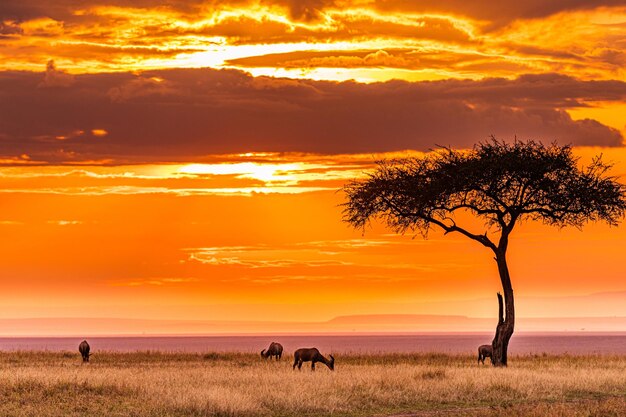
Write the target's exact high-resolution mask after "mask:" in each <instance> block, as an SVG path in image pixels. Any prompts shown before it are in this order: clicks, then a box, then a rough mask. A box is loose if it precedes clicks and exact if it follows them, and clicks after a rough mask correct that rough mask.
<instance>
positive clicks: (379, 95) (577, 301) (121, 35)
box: [0, 0, 626, 321]
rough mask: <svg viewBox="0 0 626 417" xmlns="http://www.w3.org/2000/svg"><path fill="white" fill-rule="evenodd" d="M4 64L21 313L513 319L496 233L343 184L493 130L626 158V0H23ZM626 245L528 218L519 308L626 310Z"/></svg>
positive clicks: (7, 313)
mask: <svg viewBox="0 0 626 417" xmlns="http://www.w3.org/2000/svg"><path fill="white" fill-rule="evenodd" d="M415 3H419V5H416V4H415ZM0 62H1V63H2V64H1V65H0V206H1V207H2V209H3V210H2V213H0V230H1V231H2V235H3V239H2V241H1V243H0V245H2V247H1V250H0V288H2V291H0V318H27V317H128V318H159V319H167V318H171V319H198V320H225V319H237V320H274V319H276V320H303V321H318V320H322V321H323V320H327V319H330V318H332V317H335V316H338V315H345V314H374V313H376V314H382V313H423V314H456V315H467V316H474V317H492V316H494V314H495V311H494V310H495V297H494V294H495V292H497V291H498V290H499V288H500V284H499V280H498V277H497V271H496V267H495V263H494V262H493V260H492V257H491V256H490V254H489V253H488V251H487V250H485V249H484V248H482V247H481V246H480V245H477V244H475V242H471V241H467V240H466V239H463V238H462V237H458V238H457V237H453V236H446V237H444V236H442V235H440V234H438V233H433V234H432V235H431V236H430V239H429V240H426V241H424V240H422V239H421V237H419V236H418V237H415V238H413V236H395V235H392V234H390V233H389V232H388V231H385V230H384V229H382V228H379V227H378V226H375V227H374V228H373V229H372V230H367V231H366V232H365V234H362V233H361V231H355V230H351V229H350V228H348V227H347V226H346V225H345V224H342V222H341V207H339V204H341V202H342V198H343V195H342V193H340V192H337V190H338V189H339V188H340V187H341V186H342V184H344V183H345V181H346V180H348V179H351V178H354V177H358V176H360V175H363V174H364V172H366V171H367V170H368V169H371V168H372V166H373V161H374V160H375V159H378V158H388V157H393V156H397V155H402V156H404V155H411V154H419V153H420V152H426V151H428V150H429V149H432V148H433V147H435V146H436V144H441V145H450V146H454V147H460V148H464V147H469V146H471V145H472V144H474V143H476V142H477V141H481V140H485V139H486V138H487V137H488V136H489V135H490V134H495V135H496V136H498V137H499V138H502V139H512V138H513V137H515V136H517V137H518V138H522V139H526V138H533V139H537V140H543V141H546V142H551V141H557V142H559V143H572V144H573V145H574V146H575V147H576V148H575V152H576V154H577V155H579V156H581V158H582V161H583V162H584V161H588V160H589V159H590V158H591V156H592V155H595V154H598V153H603V154H604V157H605V159H607V160H609V161H613V162H614V163H615V168H614V173H615V174H616V175H620V176H621V175H623V174H626V150H625V148H624V147H623V142H624V135H626V117H625V115H626V72H625V70H624V68H626V7H624V6H623V2H619V1H610V0H607V1H588V2H571V1H565V0H563V1H554V2H544V1H540V0H530V1H527V2H513V1H510V2H509V1H506V2H500V3H498V4H497V5H496V4H494V3H493V2H487V1H476V2H466V1H460V0H439V1H424V2H409V1H403V0H391V1H375V0H363V1H356V0H355V1H352V2H350V1H343V0H337V1H333V0H306V1H289V0H269V1H261V2H254V1H252V2H250V1H246V0H240V1H239V0H237V1H221V0H189V1H184V0H171V1H166V2H163V1H158V2H157V1H156V0H140V1H133V2H130V1H124V0H99V1H89V2H88V1H69V0H60V1H55V2H49V1H46V0H8V1H3V2H2V4H1V5H0ZM622 178H623V177H622ZM474 226H475V227H480V225H479V224H477V225H474ZM624 242H626V228H624V227H623V226H621V227H618V228H608V227H605V226H602V225H589V226H587V227H586V228H585V229H584V231H583V232H581V231H578V230H566V229H564V230H558V229H549V228H546V227H544V226H540V225H536V224H529V223H527V224H524V225H522V226H521V227H519V228H518V230H516V231H515V232H514V235H513V243H512V245H511V248H510V259H511V260H510V266H511V270H512V275H513V281H514V288H515V290H516V294H517V298H518V303H517V308H518V315H519V316H521V317H560V316H577V315H580V316H583V315H584V316H626V303H623V302H621V301H620V300H623V299H626V283H625V281H624V275H623V274H624V267H623V262H622V258H621V255H622V253H624V249H626V247H625V245H624Z"/></svg>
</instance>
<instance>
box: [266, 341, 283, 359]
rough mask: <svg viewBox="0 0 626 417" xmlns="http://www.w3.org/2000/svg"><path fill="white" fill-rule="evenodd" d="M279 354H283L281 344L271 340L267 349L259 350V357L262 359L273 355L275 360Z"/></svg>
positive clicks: (279, 356) (278, 357)
mask: <svg viewBox="0 0 626 417" xmlns="http://www.w3.org/2000/svg"><path fill="white" fill-rule="evenodd" d="M281 356H283V345H281V344H280V343H276V342H272V343H270V347H268V348H267V350H265V349H263V350H262V351H261V357H262V358H264V359H267V358H274V357H275V358H276V360H279V359H280V358H281Z"/></svg>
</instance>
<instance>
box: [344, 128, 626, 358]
mask: <svg viewBox="0 0 626 417" xmlns="http://www.w3.org/2000/svg"><path fill="white" fill-rule="evenodd" d="M579 162H580V161H579V160H578V158H576V157H575V156H574V155H573V153H572V148H571V147H570V146H559V145H557V144H551V145H544V144H542V143H541V142H534V141H526V142H524V141H518V140H516V141H515V142H513V143H506V142H501V141H498V140H496V139H495V138H492V140H490V141H488V142H484V143H479V144H478V145H476V146H474V148H473V149H470V150H454V149H451V148H442V149H440V150H438V151H435V152H431V153H429V154H426V155H425V156H423V157H420V158H406V159H396V160H391V161H382V162H379V163H378V167H377V168H376V169H375V170H374V171H373V172H372V173H370V174H369V175H368V177H367V178H365V179H360V180H354V181H352V182H350V183H348V184H347V185H346V186H345V187H344V190H345V192H346V194H347V197H348V201H347V202H346V203H345V205H344V221H346V222H348V223H350V224H352V225H353V226H355V227H361V228H363V227H365V226H366V225H367V224H368V223H369V222H370V221H371V220H372V219H373V218H380V219H382V220H383V221H384V222H386V223H387V225H388V226H389V227H391V228H392V229H393V230H395V231H396V232H400V233H404V232H406V231H407V230H412V231H417V232H420V233H422V235H424V236H425V237H426V235H427V234H428V232H429V230H430V229H431V228H432V227H438V228H440V229H442V230H443V231H444V232H445V233H446V234H447V233H460V234H463V235H465V236H467V237H468V238H470V239H473V240H475V241H478V242H480V243H481V244H482V245H483V246H486V247H487V248H489V249H491V250H492V251H493V252H494V253H495V257H494V259H495V261H496V263H497V265H498V273H499V275H500V281H501V283H502V290H503V292H504V300H503V297H502V296H501V294H499V293H498V304H499V318H498V325H497V327H496V334H495V337H494V339H493V342H492V348H493V364H494V365H495V366H506V365H507V349H508V344H509V340H510V338H511V336H512V335H513V331H514V327H515V302H514V294H513V285H512V283H511V276H510V274H509V268H508V265H507V260H506V253H507V247H508V243H509V235H510V234H511V232H512V230H513V228H514V227H515V225H516V224H517V223H519V222H521V221H523V220H537V221H541V222H543V223H545V224H548V225H552V226H559V227H563V226H575V227H582V226H583V225H584V224H585V223H586V222H589V221H604V222H606V223H608V224H610V225H616V224H617V223H618V221H619V220H620V219H621V218H622V217H623V215H624V210H625V209H626V189H625V187H624V186H623V185H622V184H620V183H619V182H618V181H617V178H616V177H614V176H610V175H608V170H609V169H610V165H608V164H606V163H604V162H603V161H602V159H601V157H596V158H594V159H593V160H592V162H591V163H590V164H589V165H588V166H587V167H581V166H580V164H579ZM459 212H469V213H471V214H473V215H474V216H475V217H477V218H480V219H482V220H483V221H484V223H485V229H484V231H483V232H482V233H476V232H475V231H470V230H469V229H468V228H467V227H466V226H463V225H459V224H457V219H458V217H457V216H456V214H458V213H459ZM490 232H491V233H490ZM503 304H504V305H503ZM505 311H506V318H505V315H504V313H505Z"/></svg>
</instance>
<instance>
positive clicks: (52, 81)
mask: <svg viewBox="0 0 626 417" xmlns="http://www.w3.org/2000/svg"><path fill="white" fill-rule="evenodd" d="M72 84H74V76H73V75H71V74H67V73H65V72H63V71H59V70H57V68H56V66H55V65H54V61H53V60H50V61H48V64H46V74H45V76H44V77H43V81H42V82H41V84H39V86H40V87H69V86H70V85H72Z"/></svg>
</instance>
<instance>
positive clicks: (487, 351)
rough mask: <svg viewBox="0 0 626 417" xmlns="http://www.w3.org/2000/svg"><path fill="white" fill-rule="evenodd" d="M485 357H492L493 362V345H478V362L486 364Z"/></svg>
mask: <svg viewBox="0 0 626 417" xmlns="http://www.w3.org/2000/svg"><path fill="white" fill-rule="evenodd" d="M485 358H490V359H491V363H492V364H493V347H492V346H491V345H480V346H478V363H481V362H482V363H483V365H484V364H485Z"/></svg>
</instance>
